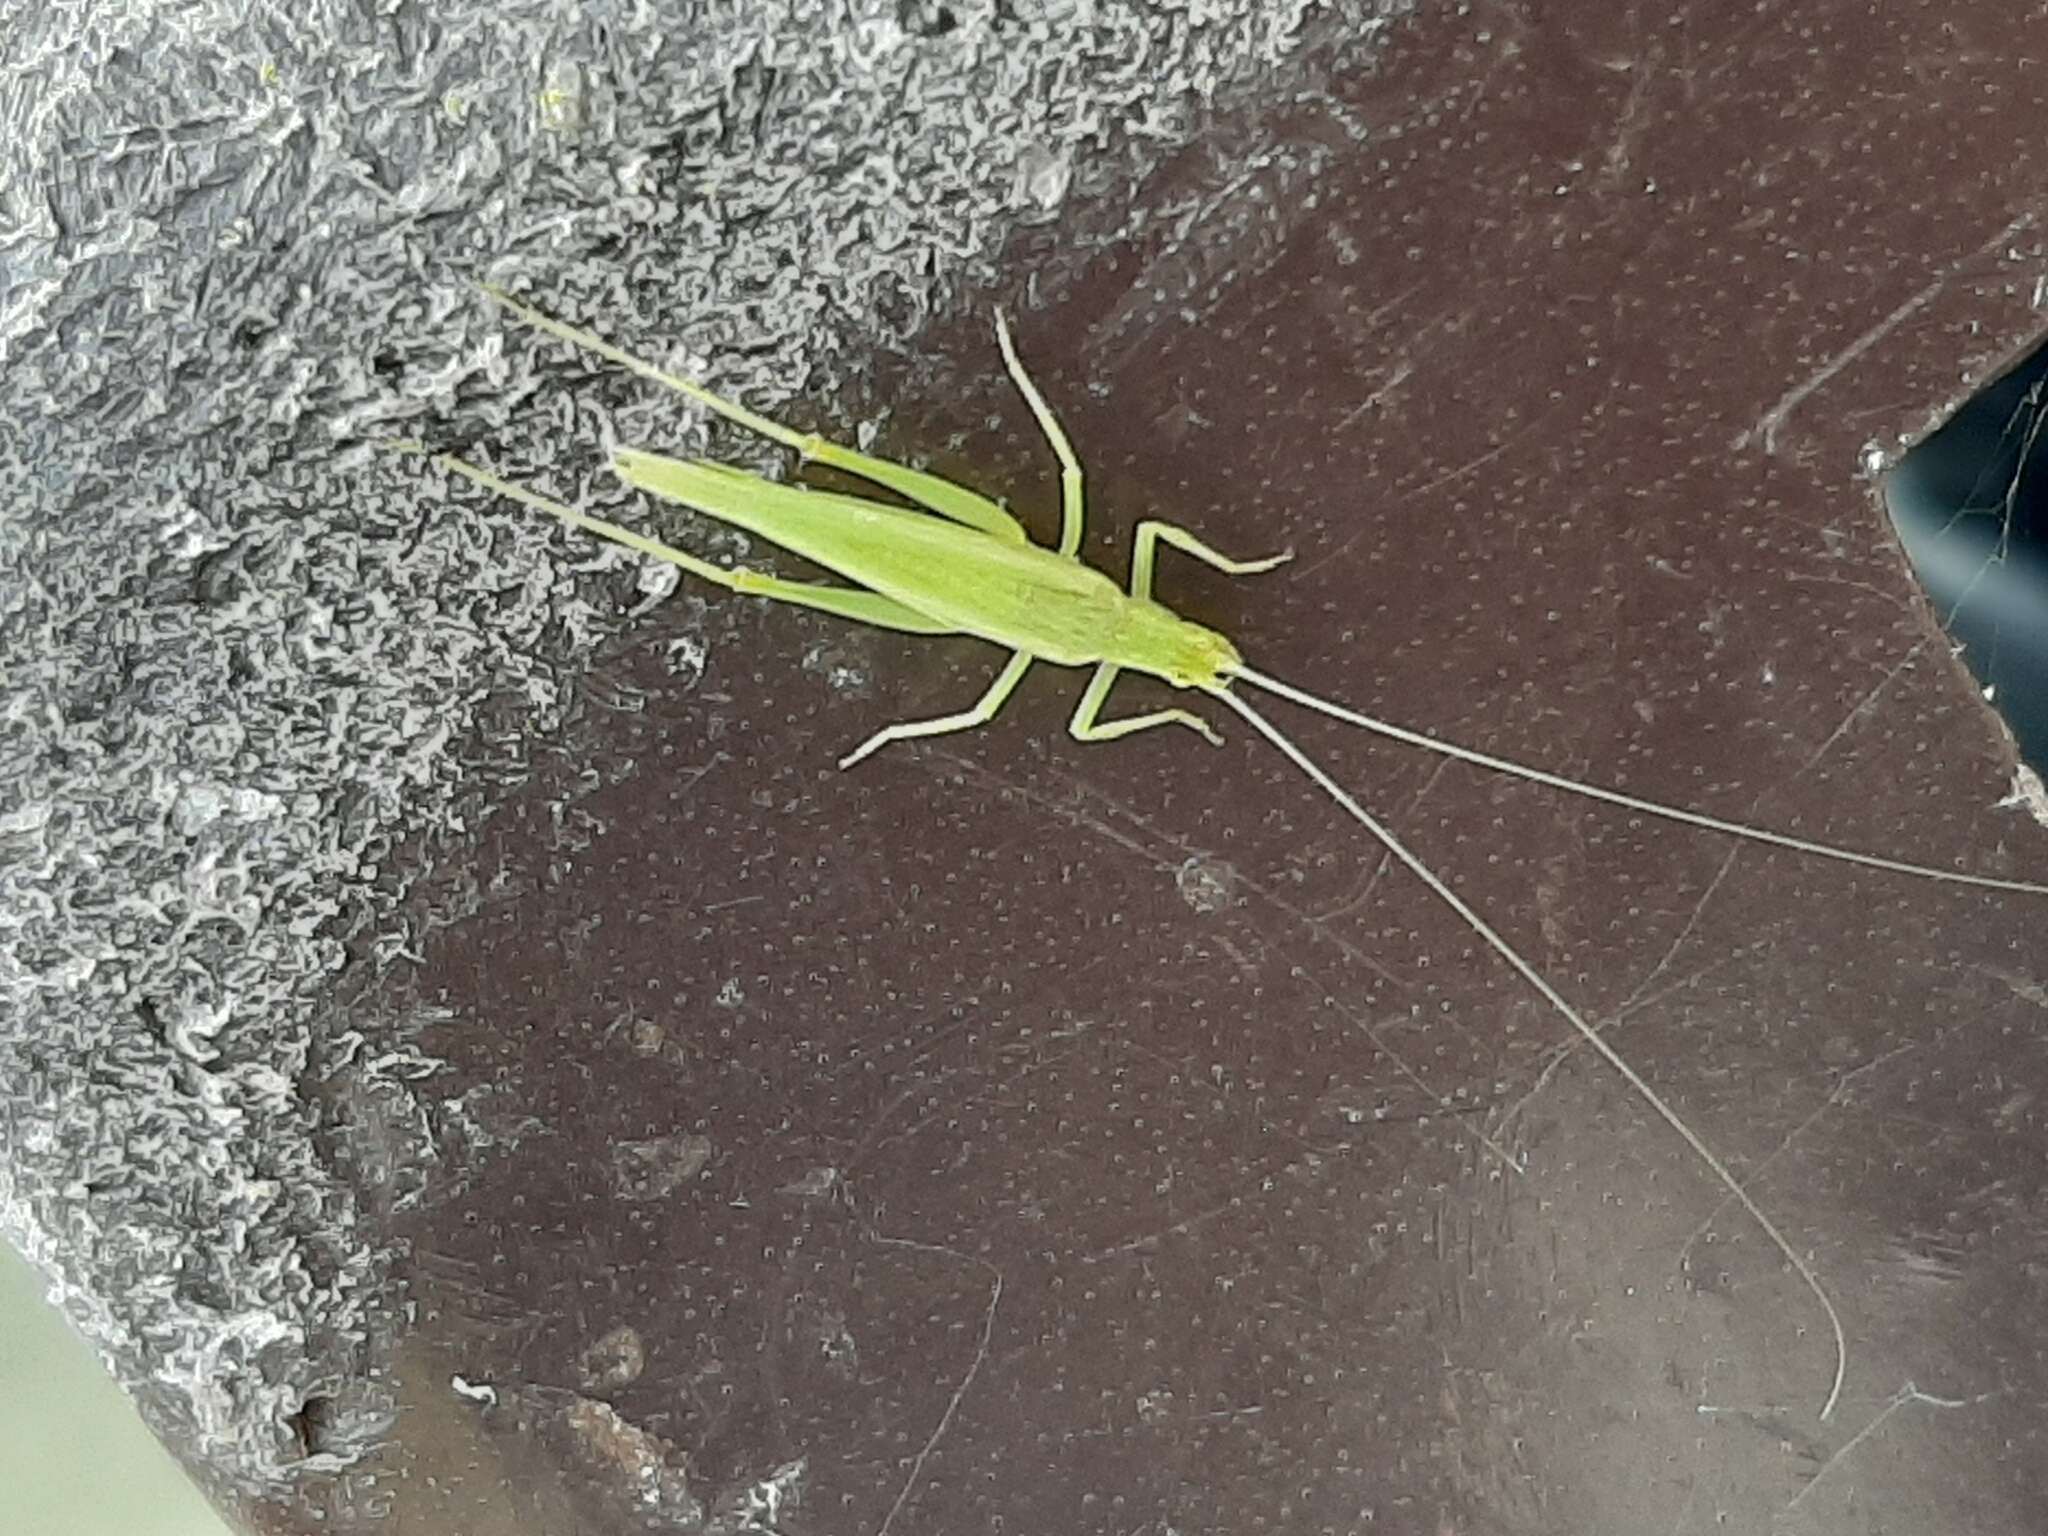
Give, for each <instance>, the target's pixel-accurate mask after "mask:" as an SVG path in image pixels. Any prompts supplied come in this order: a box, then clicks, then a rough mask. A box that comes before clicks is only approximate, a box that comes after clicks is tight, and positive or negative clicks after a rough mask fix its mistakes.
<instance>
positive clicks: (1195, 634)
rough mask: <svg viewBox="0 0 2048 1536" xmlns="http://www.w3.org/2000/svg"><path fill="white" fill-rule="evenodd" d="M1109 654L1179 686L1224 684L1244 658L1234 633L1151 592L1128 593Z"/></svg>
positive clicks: (1120, 662)
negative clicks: (1230, 635)
mask: <svg viewBox="0 0 2048 1536" xmlns="http://www.w3.org/2000/svg"><path fill="white" fill-rule="evenodd" d="M1104 651H1105V654H1104V656H1103V660H1105V661H1113V662H1116V663H1117V664H1118V665H1119V666H1125V667H1129V668H1131V669H1132V670H1133V671H1137V672H1149V673H1151V674H1152V675H1153V676H1154V677H1159V678H1164V679H1165V680H1166V681H1167V682H1169V683H1171V684H1173V686H1174V687H1176V688H1210V687H1215V686H1218V685H1220V684H1222V683H1223V682H1224V681H1225V679H1226V678H1227V677H1228V675H1229V673H1230V672H1231V670H1232V669H1233V668H1235V667H1237V666H1238V665H1239V664H1241V663H1242V662H1243V661H1244V657H1243V656H1242V655H1241V654H1239V652H1238V649H1237V647H1236V646H1235V645H1233V644H1231V643H1230V640H1229V639H1228V637H1226V636H1224V635H1220V634H1218V633H1217V632H1216V631H1215V630H1213V629H1209V628H1206V627H1205V626H1203V625H1200V624H1197V623H1195V622H1194V621H1193V620H1191V619H1184V618H1182V617H1181V616H1180V615H1179V614H1177V613H1175V612H1174V611H1173V610H1172V609H1171V608H1168V607H1167V606H1166V605H1165V604H1163V603H1155V602H1153V601H1152V599H1150V598H1149V597H1126V598H1125V599H1124V600H1123V609H1122V612H1120V613H1119V614H1118V615H1117V618H1116V624H1115V627H1114V628H1113V629H1112V630H1111V632H1110V641H1109V644H1108V645H1107V646H1105V647H1104Z"/></svg>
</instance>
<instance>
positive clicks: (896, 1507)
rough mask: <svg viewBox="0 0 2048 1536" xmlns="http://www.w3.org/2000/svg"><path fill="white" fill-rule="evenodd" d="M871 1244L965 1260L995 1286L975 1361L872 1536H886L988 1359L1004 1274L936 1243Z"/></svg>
mask: <svg viewBox="0 0 2048 1536" xmlns="http://www.w3.org/2000/svg"><path fill="white" fill-rule="evenodd" d="M874 1240H875V1241H876V1242H877V1243H879V1244H881V1245H882V1246H883V1247H888V1248H909V1249H912V1250H914V1251H916V1252H919V1253H935V1254H943V1255H945V1256H946V1257H948V1258H952V1259H965V1260H967V1261H968V1262H969V1263H971V1264H978V1265H980V1266H981V1267H982V1268H983V1269H985V1270H987V1271H988V1272H989V1273H990V1274H991V1275H993V1276H994V1277H995V1280H994V1283H993V1284H991V1285H990V1286H989V1293H988V1311H987V1312H985V1313H983V1314H982V1318H981V1339H980V1341H979V1342H978V1344H977V1345H976V1347H975V1351H974V1359H973V1361H972V1362H971V1363H970V1364H969V1365H968V1367H967V1373H966V1374H965V1375H964V1376H962V1377H961V1378H960V1385H958V1386H957V1387H955V1388H954V1389H953V1396H952V1397H951V1398H950V1399H949V1400H948V1401H947V1403H946V1411H945V1412H944V1413H942V1414H940V1415H939V1422H938V1423H937V1424H934V1425H933V1426H932V1432H931V1436H930V1438H929V1439H927V1440H926V1441H925V1443H924V1448H923V1449H922V1450H920V1451H919V1452H918V1453H917V1456H916V1457H915V1459H913V1460H912V1461H911V1463H910V1471H909V1473H908V1475H906V1476H905V1477H904V1479H903V1486H902V1487H901V1488H900V1489H898V1490H897V1493H896V1502H895V1503H893V1504H891V1505H890V1506H889V1513H888V1514H887V1515H885V1516H883V1518H882V1524H881V1526H880V1527H879V1529H877V1531H876V1533H875V1536H889V1527H890V1526H892V1525H894V1524H895V1523H896V1517H897V1516H898V1515H900V1514H902V1513H903V1510H904V1508H905V1506H906V1505H908V1504H909V1503H910V1499H911V1495H912V1494H913V1493H914V1492H915V1490H916V1488H917V1484H918V1479H919V1478H920V1477H921V1476H922V1475H923V1473H924V1464H925V1462H926V1461H928V1460H930V1458H931V1454H932V1451H933V1450H934V1449H935V1448H936V1447H937V1446H938V1443H939V1441H940V1440H942V1439H944V1438H945V1434H946V1431H947V1430H948V1429H949V1428H951V1427H952V1423H953V1415H955V1414H956V1413H958V1412H959V1411H960V1403H961V1400H962V1399H963V1398H965V1397H966V1396H967V1391H968V1389H969V1388H970V1387H972V1386H973V1385H974V1378H975V1377H977V1376H979V1375H980V1374H981V1367H982V1364H983V1362H985V1361H986V1360H987V1359H988V1344H989V1340H990V1338H992V1337H993V1336H994V1334H995V1328H996V1309H997V1308H998V1307H1000V1306H1001V1305H1002V1304H1003V1272H1002V1271H1001V1270H999V1269H997V1268H996V1267H995V1265H993V1264H991V1263H989V1261H988V1260H987V1259H984V1258H979V1257H977V1256H976V1255H974V1254H969V1253H962V1252H960V1250H959V1249H957V1248H947V1247H944V1246H942V1245H940V1244H937V1243H920V1242H915V1241H913V1240H912V1239H910V1238H907V1237H882V1236H880V1235H879V1234H876V1235H875V1239H874Z"/></svg>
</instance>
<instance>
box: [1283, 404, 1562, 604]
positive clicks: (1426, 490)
mask: <svg viewBox="0 0 2048 1536" xmlns="http://www.w3.org/2000/svg"><path fill="white" fill-rule="evenodd" d="M1545 419H1546V418H1545V417H1538V418H1537V419H1536V420H1534V421H1531V422H1529V423H1528V424H1527V425H1525V426H1524V427H1522V429H1521V430H1520V431H1518V432H1510V433H1509V434H1508V435H1507V436H1506V437H1504V438H1502V439H1501V440H1500V441H1499V442H1497V443H1495V444H1494V445H1493V446H1492V447H1491V448H1489V449H1487V450H1486V452H1484V453H1482V454H1479V455H1477V456H1475V457H1473V458H1470V459H1467V460H1466V461H1465V462H1464V463H1462V464H1460V465H1459V466H1458V467H1457V468H1455V469H1447V470H1445V471H1444V472H1443V473H1442V474H1440V475H1437V476H1436V477H1435V478H1434V479H1431V480H1427V481H1425V482H1423V483H1422V484H1421V485H1418V486H1416V487H1415V488H1414V489H1413V490H1404V491H1399V492H1397V493H1396V496H1395V499H1396V500H1398V501H1400V502H1402V503H1404V504H1412V503H1414V502H1416V501H1419V500H1420V499H1421V498H1422V497H1424V496H1427V495H1429V494H1430V493H1431V492H1433V491H1439V490H1442V489H1443V488H1444V487H1445V486H1447V485H1449V484H1450V483H1451V482H1452V481H1454V480H1463V479H1464V478H1465V477H1466V476H1468V475H1473V474H1477V473H1478V472H1479V471H1480V470H1482V469H1484V468H1485V467H1486V466H1487V465H1489V464H1491V463H1492V462H1493V461H1494V460H1495V459H1497V458H1499V457H1500V456H1501V455H1502V454H1504V453H1506V452H1507V451H1508V450H1509V449H1510V448H1512V447H1514V446H1515V444H1517V443H1519V442H1520V441H1521V440H1522V439H1523V438H1525V437H1527V436H1528V435H1529V434H1530V433H1531V432H1533V431H1534V430H1535V429H1536V428H1537V427H1538V426H1539V425H1540V424H1541V423H1542V422H1543V421H1544V420H1545ZM1376 526H1377V524H1375V523H1374V522H1373V521H1372V520H1371V519H1367V520H1365V521H1364V522H1362V523H1361V524H1360V525H1359V526H1358V528H1357V529H1355V530H1354V531H1353V532H1351V533H1350V534H1348V535H1346V536H1345V537H1344V538H1341V539H1339V540H1338V541H1337V542H1336V543H1335V544H1333V545H1331V546H1330V550H1329V552H1328V553H1327V554H1325V555H1323V556H1322V557H1321V558H1320V559H1318V560H1312V561H1310V562H1309V563H1308V564H1306V565H1303V566H1301V567H1300V568H1299V569H1297V570H1296V571H1295V573H1294V579H1295V580H1296V581H1299V580H1301V579H1302V578H1304V577H1307V576H1312V575H1314V574H1315V573H1316V572H1317V571H1320V570H1321V569H1322V568H1323V567H1324V566H1326V565H1328V564H1329V563H1330V562H1331V561H1333V560H1335V559H1338V558H1339V557H1340V556H1342V555H1343V553H1344V551H1345V550H1347V549H1349V548H1350V547H1351V546H1352V545H1353V544H1356V543H1357V542H1358V541H1359V540H1360V539H1361V538H1363V537H1365V534H1366V532H1367V530H1369V529H1371V528H1373V527H1376Z"/></svg>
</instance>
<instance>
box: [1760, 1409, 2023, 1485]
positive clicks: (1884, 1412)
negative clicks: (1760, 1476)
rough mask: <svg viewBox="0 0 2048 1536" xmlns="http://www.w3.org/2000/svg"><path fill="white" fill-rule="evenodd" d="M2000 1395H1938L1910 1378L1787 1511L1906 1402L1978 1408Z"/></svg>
mask: <svg viewBox="0 0 2048 1536" xmlns="http://www.w3.org/2000/svg"><path fill="white" fill-rule="evenodd" d="M1998 1395H1999V1394H1998V1393H1996V1392H1979V1393H1978V1394H1977V1395H1976V1396H1975V1397H1936V1396H1935V1395H1934V1394H1933V1393H1931V1392H1922V1391H1921V1390H1920V1389H1919V1388H1918V1387H1916V1386H1914V1385H1913V1383H1912V1382H1910V1381H1909V1382H1906V1383H1905V1384H1904V1385H1903V1386H1901V1387H1900V1388H1899V1390H1898V1391H1896V1392H1894V1393H1893V1394H1892V1395H1891V1399H1890V1401H1888V1402H1887V1403H1886V1404H1885V1405H1884V1407H1882V1408H1880V1409H1879V1410H1878V1412H1877V1415H1876V1417H1874V1418H1873V1419H1871V1421H1870V1422H1869V1423H1868V1424H1866V1425H1864V1426H1863V1427H1862V1428H1861V1429H1859V1430H1857V1431H1856V1433H1855V1434H1853V1435H1851V1436H1850V1437H1849V1440H1848V1443H1847V1444H1845V1445H1844V1446H1843V1447H1842V1448H1841V1449H1840V1450H1839V1451H1837V1452H1835V1454H1834V1455H1832V1456H1830V1457H1829V1458H1828V1459H1827V1460H1826V1461H1825V1462H1823V1463H1822V1464H1821V1468H1820V1470H1819V1471H1818V1472H1816V1473H1814V1474H1813V1477H1812V1478H1811V1479H1810V1480H1809V1481H1808V1482H1807V1485H1806V1486H1805V1487H1804V1488H1802V1489H1800V1490H1799V1491H1798V1492H1797V1493H1795V1494H1793V1495H1792V1500H1791V1502H1790V1503H1788V1504H1787V1505H1786V1506H1785V1512H1786V1513H1787V1514H1790V1513H1791V1512H1792V1511H1793V1510H1795V1509H1797V1508H1798V1507H1799V1505H1800V1502H1801V1501H1802V1500H1803V1499H1804V1498H1805V1497H1806V1496H1807V1495H1808V1494H1809V1493H1811V1492H1813V1490H1814V1489H1816V1488H1818V1487H1819V1486H1820V1480H1821V1479H1822V1478H1824V1477H1826V1476H1827V1475H1828V1473H1829V1472H1831V1471H1832V1470H1833V1469H1834V1468H1835V1466H1836V1465H1837V1464H1838V1463H1839V1462H1840V1461H1841V1460H1842V1458H1843V1457H1845V1456H1847V1455H1848V1454H1849V1453H1850V1452H1851V1451H1853V1450H1855V1449H1856V1447H1857V1446H1859V1445H1861V1444H1862V1443H1863V1442H1864V1441H1865V1440H1868V1439H1869V1438H1870V1437H1871V1436H1872V1435H1874V1434H1876V1433H1877V1431H1878V1430H1879V1428H1880V1427H1882V1426H1883V1424H1884V1421H1885V1420H1886V1419H1889V1418H1890V1417H1891V1416H1892V1415H1893V1414H1895V1413H1897V1412H1898V1411H1899V1410H1900V1409H1901V1408H1903V1407H1905V1406H1906V1404H1908V1403H1925V1404H1927V1405H1928V1406H1929V1407H1930V1408H1974V1407H1975V1406H1976V1405H1977V1404H1979V1403H1986V1402H1989V1401H1990V1400H1991V1399H1992V1398H1994V1397H1997V1396H1998Z"/></svg>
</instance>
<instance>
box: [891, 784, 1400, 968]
mask: <svg viewBox="0 0 2048 1536" xmlns="http://www.w3.org/2000/svg"><path fill="white" fill-rule="evenodd" d="M926 752H927V754H928V756H929V757H931V758H934V759H942V760H944V761H945V762H948V763H951V764H952V765H953V766H954V767H956V768H958V769H960V770H961V771H962V772H965V773H968V774H971V775H973V776H975V777H977V778H980V779H982V780H983V781H984V782H987V783H991V784H995V785H998V786H1000V787H1001V788H1003V789H1006V790H1008V791H1010V792H1011V793H1012V794H1015V795H1016V796H1017V797H1018V798H1019V799H1021V800H1023V801H1025V802H1027V803H1028V804H1031V805H1035V806H1037V807H1039V808H1040V809H1041V810H1047V811H1050V812H1052V814H1053V815H1055V816H1058V817H1059V818H1060V819H1061V820H1063V821H1065V822H1067V823H1069V824H1070V825H1072V826H1077V827H1084V828H1086V829H1087V830H1088V831H1090V832H1093V833H1095V834H1096V835H1097V836H1099V837H1101V838H1103V839H1105V840H1106V841H1108V842H1111V843H1114V844H1115V845H1116V846H1117V847H1119V848H1123V849H1127V850H1128V851H1130V852H1131V853H1135V854H1136V855H1138V857H1139V858H1141V859H1143V860H1145V862H1146V863H1148V864H1150V865H1151V866H1152V867H1153V868H1154V869H1156V870H1159V871H1161V872H1162V873H1166V874H1172V875H1176V876H1177V875H1178V874H1179V873H1180V868H1181V865H1182V863H1183V861H1184V860H1185V859H1187V858H1188V857H1189V856H1191V855H1194V856H1200V855H1201V854H1202V850H1201V849H1199V848H1197V847H1195V846H1194V845H1193V844H1192V843H1187V842H1183V841H1182V840H1181V839H1179V838H1177V837H1174V836H1172V835H1171V834H1170V833H1165V832H1161V831H1160V830H1159V829H1158V828H1156V827H1154V826H1153V825H1152V824H1151V823H1150V822H1148V821H1147V820H1146V819H1145V818H1144V817H1143V816H1142V815H1140V814H1139V813H1138V812H1137V811H1135V810H1133V809H1131V807H1129V806H1127V805H1125V804H1123V803H1122V802H1121V801H1118V800H1116V799H1115V798H1113V797H1112V796H1109V795H1105V794H1104V793H1103V792H1102V791H1101V790H1099V789H1096V788H1094V787H1092V786H1090V785H1088V784H1085V783H1083V782H1082V781H1081V780H1079V779H1077V778H1074V777H1073V776H1072V775H1067V774H1059V775H1055V776H1056V777H1058V778H1059V779H1060V780H1061V781H1062V782H1063V783H1065V784H1066V785H1067V787H1068V788H1070V789H1072V790H1073V791H1074V792H1075V793H1076V795H1081V796H1088V797H1090V798H1092V799H1094V800H1097V801H1099V802H1101V803H1102V804H1104V805H1107V806H1109V807H1110V808H1111V809H1113V810H1115V811H1116V812H1117V814H1119V815H1121V816H1123V817H1125V818H1127V819H1128V820H1129V821H1131V822H1132V823H1133V824H1135V825H1136V826H1138V827H1139V828H1141V829H1142V830H1143V831H1145V832H1146V833H1148V834H1150V835H1151V836H1152V837H1153V838H1154V839H1155V840H1156V843H1157V844H1158V845H1159V846H1163V847H1165V848H1170V849H1172V850H1173V852H1174V855H1175V856H1174V857H1168V856H1166V855H1164V854H1162V853H1160V852H1159V848H1158V847H1155V846H1148V845H1147V844H1146V843H1144V842H1143V841H1141V840H1140V839H1138V838H1135V837H1132V836H1131V835H1130V834H1129V833H1127V832H1125V831H1123V830H1122V829H1121V828H1118V827H1115V826H1112V825H1110V824H1109V823H1108V822H1106V821H1104V820H1102V819H1101V818H1100V817H1098V816H1092V815H1090V814H1089V813H1088V812H1087V811H1086V810H1085V809H1083V808H1082V806H1081V805H1080V804H1078V803H1077V802H1075V801H1068V800H1056V799H1054V798H1053V797H1052V796H1051V795H1048V794H1046V793H1045V792H1044V791H1043V790H1041V789H1039V788H1037V787H1036V786H1034V785H1032V784H1028V783H1024V782H1022V781H1020V780H1017V779H1013V778H1011V777H1009V775H1007V774H1004V773H1001V772H999V771H997V770H996V769H993V768H990V767H988V766H987V765H986V764H983V763H978V762H975V761H974V760H973V759H971V758H966V757H960V756H957V755H955V754H954V753H951V752H948V751H946V750H945V749H943V748H927V749H926ZM1237 880H1238V884H1239V885H1240V887H1241V888H1242V889H1244V890H1246V891H1249V892H1250V893H1251V894H1252V895H1254V896H1257V897H1258V898H1259V899H1260V900H1261V901H1263V902H1265V903H1266V905H1268V906H1270V907H1272V908H1273V909H1274V910H1275V911H1277V912H1280V913H1281V914H1283V915H1284V916H1286V917H1289V918H1291V919H1293V920H1294V921H1295V922H1297V923H1299V924H1300V925H1301V926H1302V927H1303V928H1304V929H1306V930H1307V931H1308V932H1309V933H1311V934H1313V935H1314V936H1315V937H1317V938H1319V939H1323V940H1326V941H1327V942H1328V943H1329V944H1331V945H1332V946H1333V947H1334V948H1336V950H1337V951H1338V952H1339V953H1340V954H1342V955H1343V956H1344V958H1345V959H1347V960H1350V961H1353V962H1355V963H1356V964H1358V965H1361V966H1363V967H1364V968H1365V969H1366V970H1367V971H1369V972H1371V973H1372V974H1373V975H1374V976H1376V977H1378V978H1379V979H1380V980H1381V981H1384V982H1386V983H1387V984H1388V985H1389V986H1401V985H1403V983H1402V981H1401V979H1400V978H1399V977H1397V976H1395V975H1394V974H1393V973H1392V972H1390V971H1389V970H1387V968H1386V967H1385V966H1383V965H1381V964H1380V963H1379V962H1378V961H1376V960H1374V959H1373V958H1372V956H1371V955H1369V954H1367V953H1366V952H1365V951H1364V950H1362V949H1360V948H1359V947H1358V946H1357V945H1356V944H1353V943H1352V942H1351V941H1350V940H1348V939H1346V938H1345V937H1344V936H1343V935H1341V934H1339V933H1336V932H1334V931H1333V930H1332V929H1331V928H1330V927H1329V926H1328V924H1327V923H1325V922H1324V920H1323V919H1321V918H1319V917H1317V916H1316V915H1315V914H1314V913H1312V912H1309V911H1307V910H1305V909H1303V908H1301V907H1298V906H1296V905H1295V904H1294V903H1293V902H1291V901H1289V900H1288V899H1287V898H1286V897H1284V896H1282V895H1281V894H1280V893H1279V892H1278V891H1276V890H1274V889H1273V888H1272V887H1271V886H1269V885H1266V884H1264V883H1263V882H1261V881H1258V880H1255V879H1253V878H1252V877H1251V876H1250V875H1247V874H1246V873H1245V872H1244V871H1243V870H1241V869H1240V870H1238V871H1237Z"/></svg>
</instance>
